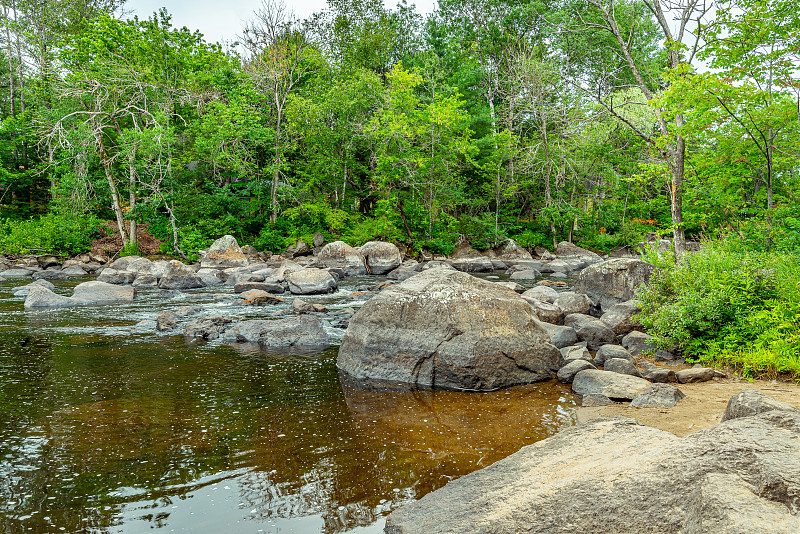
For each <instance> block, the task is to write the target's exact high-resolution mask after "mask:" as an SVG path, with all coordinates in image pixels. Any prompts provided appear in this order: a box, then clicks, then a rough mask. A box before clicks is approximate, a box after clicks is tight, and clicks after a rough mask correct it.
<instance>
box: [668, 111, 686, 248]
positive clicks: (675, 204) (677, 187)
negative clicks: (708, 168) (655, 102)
mask: <svg viewBox="0 0 800 534" xmlns="http://www.w3.org/2000/svg"><path fill="white" fill-rule="evenodd" d="M675 123H676V125H677V126H678V127H679V128H680V127H681V126H683V115H680V114H679V115H677V116H676V117H675ZM685 159H686V140H685V139H684V138H683V136H680V135H679V136H677V138H676V140H675V146H674V148H673V153H672V165H671V171H672V183H671V184H670V208H671V210H670V211H671V212H672V240H673V244H674V246H675V259H676V260H678V261H680V260H681V258H683V255H684V254H685V253H686V235H685V234H684V231H683V175H684V168H685Z"/></svg>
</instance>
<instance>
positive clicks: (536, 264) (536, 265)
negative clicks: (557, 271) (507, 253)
mask: <svg viewBox="0 0 800 534" xmlns="http://www.w3.org/2000/svg"><path fill="white" fill-rule="evenodd" d="M545 265H546V263H545V262H542V261H538V260H519V261H514V262H510V263H509V267H508V269H507V270H506V274H508V275H511V274H512V273H515V272H517V271H538V272H542V269H543V268H544V266H545Z"/></svg>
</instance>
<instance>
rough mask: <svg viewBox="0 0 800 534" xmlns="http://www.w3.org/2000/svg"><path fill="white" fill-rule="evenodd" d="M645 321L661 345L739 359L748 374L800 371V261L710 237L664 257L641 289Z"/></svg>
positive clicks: (721, 360) (697, 355) (716, 359)
mask: <svg viewBox="0 0 800 534" xmlns="http://www.w3.org/2000/svg"><path fill="white" fill-rule="evenodd" d="M640 302H641V308H642V312H641V314H640V315H639V321H640V322H641V323H642V325H643V326H644V327H645V328H646V329H647V330H648V331H649V332H650V333H651V334H652V335H654V336H655V343H656V345H657V346H659V347H661V348H670V347H673V346H677V348H678V349H679V350H681V351H683V353H684V355H686V356H688V357H690V358H694V359H697V360H701V361H708V362H711V363H718V364H728V365H733V366H735V367H737V368H738V369H740V370H741V371H742V372H743V373H744V374H745V375H746V376H757V375H770V376H775V375H776V374H778V373H788V374H791V375H793V376H794V377H795V378H798V379H800V266H799V265H798V258H797V257H796V256H793V255H788V254H768V253H760V252H753V251H748V250H746V249H744V248H743V247H742V245H741V242H736V241H734V240H730V239H729V240H726V241H722V242H717V243H705V245H704V247H703V249H702V250H701V251H700V252H697V253H694V254H691V255H688V256H687V257H686V258H685V260H684V262H683V263H682V264H674V263H672V264H671V265H670V264H665V265H664V266H662V268H661V269H660V270H659V271H657V272H656V273H655V274H654V275H653V277H652V278H651V282H650V286H649V288H648V289H647V290H646V291H644V292H643V293H641V294H640Z"/></svg>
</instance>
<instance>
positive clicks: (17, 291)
mask: <svg viewBox="0 0 800 534" xmlns="http://www.w3.org/2000/svg"><path fill="white" fill-rule="evenodd" d="M33 286H40V287H44V288H47V289H49V290H50V291H53V290H54V289H55V288H56V286H54V285H53V284H51V283H50V282H49V281H48V280H42V279H39V280H36V281H35V282H31V283H30V284H27V285H24V286H17V287H15V288H12V289H11V293H13V294H14V296H15V297H25V296H27V295H28V293H29V292H30V290H31V287H33Z"/></svg>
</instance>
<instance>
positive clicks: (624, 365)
mask: <svg viewBox="0 0 800 534" xmlns="http://www.w3.org/2000/svg"><path fill="white" fill-rule="evenodd" d="M603 369H605V370H606V371H610V372H612V373H620V374H623V375H631V376H638V377H641V375H640V374H639V370H638V369H637V368H636V366H635V365H633V363H631V361H630V360H624V359H622V358H611V359H608V360H606V362H605V364H604V366H603Z"/></svg>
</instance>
